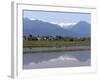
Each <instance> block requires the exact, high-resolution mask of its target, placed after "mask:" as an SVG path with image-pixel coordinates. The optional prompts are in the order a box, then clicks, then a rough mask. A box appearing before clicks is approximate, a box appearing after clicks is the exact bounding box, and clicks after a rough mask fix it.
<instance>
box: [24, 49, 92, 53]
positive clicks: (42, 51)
mask: <svg viewBox="0 0 100 80" xmlns="http://www.w3.org/2000/svg"><path fill="white" fill-rule="evenodd" d="M86 50H90V48H87V49H82V48H78V49H77V48H74V49H72V48H71V49H61V50H35V51H29V52H24V54H25V53H54V52H58V53H59V52H65V51H86Z"/></svg>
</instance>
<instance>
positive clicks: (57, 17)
mask: <svg viewBox="0 0 100 80" xmlns="http://www.w3.org/2000/svg"><path fill="white" fill-rule="evenodd" d="M23 17H24V18H29V19H31V20H35V19H38V20H43V21H46V22H55V23H77V22H79V21H86V22H88V23H91V14H88V13H67V12H66V13H64V12H46V11H24V15H23Z"/></svg>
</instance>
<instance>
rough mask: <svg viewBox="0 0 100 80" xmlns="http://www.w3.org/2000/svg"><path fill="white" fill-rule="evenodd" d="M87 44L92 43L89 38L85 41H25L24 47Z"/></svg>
mask: <svg viewBox="0 0 100 80" xmlns="http://www.w3.org/2000/svg"><path fill="white" fill-rule="evenodd" d="M85 45H90V41H89V40H85V41H63V40H60V41H57V40H55V41H54V40H53V41H49V40H47V41H44V40H41V41H23V47H24V48H29V47H30V48H31V47H62V46H65V47H67V46H85Z"/></svg>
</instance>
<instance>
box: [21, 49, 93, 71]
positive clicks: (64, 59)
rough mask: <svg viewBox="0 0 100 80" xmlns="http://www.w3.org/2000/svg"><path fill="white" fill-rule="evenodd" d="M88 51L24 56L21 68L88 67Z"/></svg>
mask: <svg viewBox="0 0 100 80" xmlns="http://www.w3.org/2000/svg"><path fill="white" fill-rule="evenodd" d="M90 56H91V55H90V51H76V52H61V53H47V54H46V53H45V54H43V53H38V54H24V57H23V65H24V66H23V68H24V69H34V68H49V67H50V68H52V67H53V68H54V67H75V66H89V65H90V63H91V62H90V61H91V60H90Z"/></svg>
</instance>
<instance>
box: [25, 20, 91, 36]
mask: <svg viewBox="0 0 100 80" xmlns="http://www.w3.org/2000/svg"><path fill="white" fill-rule="evenodd" d="M23 33H24V35H29V34H32V35H40V36H45V35H51V36H56V35H60V36H68V37H89V36H90V24H88V23H87V22H84V21H80V22H79V23H77V24H76V25H74V26H73V27H71V28H69V29H64V28H62V27H61V26H59V25H57V24H52V23H49V22H44V21H41V20H30V19H28V18H24V19H23Z"/></svg>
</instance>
